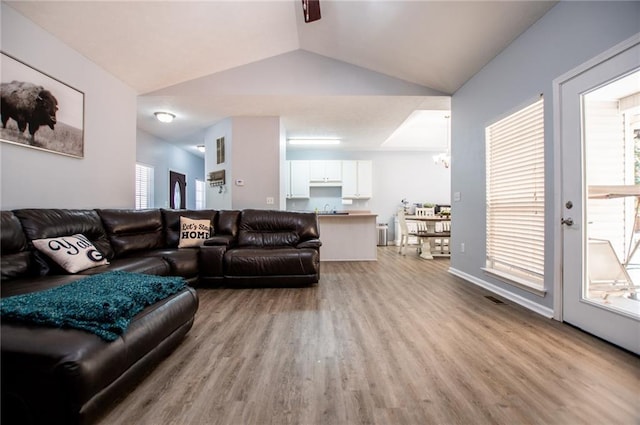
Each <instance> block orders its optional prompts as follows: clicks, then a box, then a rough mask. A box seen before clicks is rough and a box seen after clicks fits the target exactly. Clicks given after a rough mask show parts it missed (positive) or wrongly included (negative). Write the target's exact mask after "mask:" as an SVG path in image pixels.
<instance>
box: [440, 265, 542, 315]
mask: <svg viewBox="0 0 640 425" xmlns="http://www.w3.org/2000/svg"><path fill="white" fill-rule="evenodd" d="M449 273H451V274H452V275H455V276H458V277H459V278H462V279H464V280H466V281H468V282H471V283H473V284H474V285H478V286H480V287H482V288H484V289H486V290H488V291H491V292H494V293H496V294H498V295H500V296H501V297H504V298H506V299H508V300H509V301H513V302H514V303H516V304H519V305H521V306H523V307H524V308H527V309H529V310H531V311H534V312H536V313H538V314H540V315H542V316H544V317H547V318H549V319H552V318H553V310H552V309H550V308H548V307H545V306H543V305H540V304H538V303H534V302H533V301H531V300H528V299H526V298H524V297H521V296H520V295H516V294H514V293H513V292H509V291H507V290H505V289H503V288H501V287H499V286H496V285H494V284H492V283H489V282H486V281H484V280H482V279H479V278H477V277H475V276H471V275H470V274H468V273H465V272H463V271H460V270H458V269H454V268H453V267H449Z"/></svg>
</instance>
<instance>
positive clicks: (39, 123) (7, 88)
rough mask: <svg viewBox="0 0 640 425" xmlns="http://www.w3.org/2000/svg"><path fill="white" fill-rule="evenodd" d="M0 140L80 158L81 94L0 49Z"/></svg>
mask: <svg viewBox="0 0 640 425" xmlns="http://www.w3.org/2000/svg"><path fill="white" fill-rule="evenodd" d="M0 69H2V74H1V75H0V98H1V105H0V116H1V117H2V126H1V127H0V142H4V143H10V144H14V145H19V146H24V147H28V148H32V149H38V150H42V151H47V152H53V153H56V154H60V155H66V156H71V157H74V158H83V157H84V93H83V92H81V91H80V90H77V89H76V88H74V87H71V86H70V85H68V84H66V83H64V82H62V81H60V80H58V79H56V78H54V77H52V76H50V75H48V74H45V73H44V72H42V71H40V70H38V69H36V68H33V67H32V66H30V65H27V64H26V63H24V62H22V61H21V60H19V59H17V58H15V57H13V56H11V55H9V54H7V53H5V52H0Z"/></svg>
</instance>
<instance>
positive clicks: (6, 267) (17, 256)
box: [0, 211, 31, 280]
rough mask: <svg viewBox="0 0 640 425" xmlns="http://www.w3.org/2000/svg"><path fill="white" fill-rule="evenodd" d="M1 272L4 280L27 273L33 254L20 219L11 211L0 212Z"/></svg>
mask: <svg viewBox="0 0 640 425" xmlns="http://www.w3.org/2000/svg"><path fill="white" fill-rule="evenodd" d="M0 229H2V232H0V255H1V257H0V273H1V275H2V280H7V279H13V278H16V277H19V276H24V275H26V274H27V272H28V270H29V265H30V258H31V255H30V253H29V251H28V250H27V238H26V237H25V235H24V232H23V231H22V226H21V225H20V220H18V217H16V216H15V214H14V213H12V212H11V211H2V212H0Z"/></svg>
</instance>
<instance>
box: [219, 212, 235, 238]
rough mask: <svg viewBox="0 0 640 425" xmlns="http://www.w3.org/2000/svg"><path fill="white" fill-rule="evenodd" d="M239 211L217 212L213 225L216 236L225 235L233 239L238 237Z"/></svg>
mask: <svg viewBox="0 0 640 425" xmlns="http://www.w3.org/2000/svg"><path fill="white" fill-rule="evenodd" d="M239 221H240V211H235V210H230V211H219V212H218V215H217V216H216V220H215V223H214V226H213V227H214V231H215V234H216V235H227V236H232V237H233V238H235V237H236V236H237V235H238V222H239Z"/></svg>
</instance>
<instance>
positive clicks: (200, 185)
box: [196, 180, 206, 210]
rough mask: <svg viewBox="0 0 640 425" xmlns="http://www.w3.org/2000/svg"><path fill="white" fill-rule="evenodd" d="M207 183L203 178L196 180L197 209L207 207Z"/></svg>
mask: <svg viewBox="0 0 640 425" xmlns="http://www.w3.org/2000/svg"><path fill="white" fill-rule="evenodd" d="M205 187H206V186H205V184H204V181H203V180H196V209H197V210H203V209H204V207H205V199H204V193H205Z"/></svg>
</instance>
